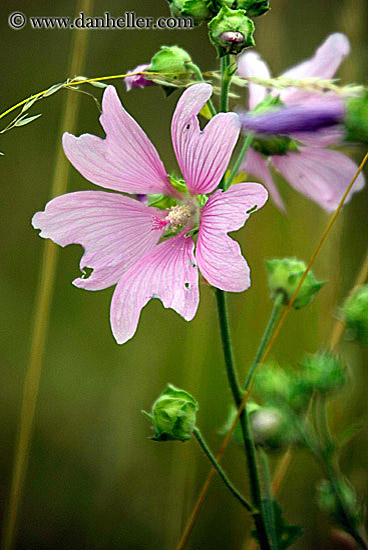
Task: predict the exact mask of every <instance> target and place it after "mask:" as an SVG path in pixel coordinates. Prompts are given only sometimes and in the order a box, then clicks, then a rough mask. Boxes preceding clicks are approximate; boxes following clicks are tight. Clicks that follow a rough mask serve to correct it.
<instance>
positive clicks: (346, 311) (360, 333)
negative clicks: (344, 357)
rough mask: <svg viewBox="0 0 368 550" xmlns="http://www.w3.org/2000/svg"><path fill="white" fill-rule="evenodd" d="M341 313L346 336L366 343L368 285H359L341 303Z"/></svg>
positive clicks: (367, 340)
mask: <svg viewBox="0 0 368 550" xmlns="http://www.w3.org/2000/svg"><path fill="white" fill-rule="evenodd" d="M342 314H343V316H344V321H345V324H346V329H347V336H348V338H350V339H351V340H356V341H357V342H360V343H362V344H366V345H367V344H368V285H361V286H359V287H358V288H357V289H356V291H355V292H354V294H353V295H352V296H351V297H350V298H348V299H347V300H346V302H345V304H344V305H343V308H342Z"/></svg>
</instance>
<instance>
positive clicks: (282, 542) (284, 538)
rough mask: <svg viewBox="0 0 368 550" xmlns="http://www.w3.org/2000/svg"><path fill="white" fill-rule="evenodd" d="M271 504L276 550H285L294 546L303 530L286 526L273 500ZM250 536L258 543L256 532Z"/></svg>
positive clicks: (298, 527) (278, 507) (296, 526)
mask: <svg viewBox="0 0 368 550" xmlns="http://www.w3.org/2000/svg"><path fill="white" fill-rule="evenodd" d="M272 504H273V514H274V519H275V529H276V538H277V550H286V549H287V548H289V547H290V546H291V545H292V544H294V542H295V541H296V540H297V539H298V538H299V537H301V536H302V534H303V529H302V527H300V526H299V525H288V524H287V523H285V521H284V519H283V517H282V510H281V508H280V506H279V505H278V504H277V502H276V501H275V500H274V501H272ZM252 535H253V536H254V538H255V539H256V540H257V541H258V542H259V537H258V533H257V532H256V531H252Z"/></svg>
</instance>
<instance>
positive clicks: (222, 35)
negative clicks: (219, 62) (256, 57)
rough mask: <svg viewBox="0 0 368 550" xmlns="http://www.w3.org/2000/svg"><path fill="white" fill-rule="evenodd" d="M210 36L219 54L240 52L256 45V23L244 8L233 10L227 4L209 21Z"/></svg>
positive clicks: (221, 55)
mask: <svg viewBox="0 0 368 550" xmlns="http://www.w3.org/2000/svg"><path fill="white" fill-rule="evenodd" d="M208 28H209V31H210V33H209V36H210V40H211V42H212V44H213V45H214V46H216V47H217V48H218V50H219V56H220V57H223V56H224V55H227V54H238V53H240V52H241V51H242V50H244V48H249V47H250V46H254V44H255V43H254V40H253V32H254V23H253V21H252V20H251V19H249V17H247V16H246V15H245V12H244V10H232V9H230V8H228V7H227V6H226V5H224V6H222V8H221V10H220V11H219V13H218V14H217V15H216V17H214V18H213V19H212V20H211V21H210V22H209V23H208Z"/></svg>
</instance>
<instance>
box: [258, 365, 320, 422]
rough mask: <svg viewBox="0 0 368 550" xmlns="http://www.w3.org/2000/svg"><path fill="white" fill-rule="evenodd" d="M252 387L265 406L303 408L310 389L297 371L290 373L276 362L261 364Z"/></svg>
mask: <svg viewBox="0 0 368 550" xmlns="http://www.w3.org/2000/svg"><path fill="white" fill-rule="evenodd" d="M254 389H255V391H256V392H257V394H258V395H259V397H260V398H262V400H263V402H265V403H266V404H267V406H269V405H271V406H276V407H277V408H279V407H286V408H292V409H294V410H295V411H296V412H299V411H300V410H301V409H303V408H304V407H305V406H306V405H307V403H308V399H309V396H310V393H311V391H310V389H309V388H306V387H305V385H304V384H302V382H301V380H300V378H299V376H298V375H297V373H295V372H293V373H290V372H288V371H286V370H285V369H283V368H282V367H280V365H278V364H277V363H274V362H270V363H265V364H264V365H262V367H261V368H259V369H258V371H256V374H255V377H254Z"/></svg>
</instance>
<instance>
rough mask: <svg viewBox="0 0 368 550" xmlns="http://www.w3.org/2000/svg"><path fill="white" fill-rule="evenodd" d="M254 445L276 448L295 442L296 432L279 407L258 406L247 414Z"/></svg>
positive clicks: (269, 448) (270, 448)
mask: <svg viewBox="0 0 368 550" xmlns="http://www.w3.org/2000/svg"><path fill="white" fill-rule="evenodd" d="M249 420H250V425H251V428H252V433H253V438H254V443H255V445H259V446H262V447H265V448H266V449H268V450H277V449H281V448H282V447H285V446H287V445H290V443H295V442H296V441H297V439H298V432H297V430H296V429H295V427H294V425H293V422H291V421H290V418H289V417H288V415H287V414H286V413H285V411H283V410H281V409H277V408H275V407H260V408H259V409H258V410H255V411H253V412H252V413H251V414H250V415H249Z"/></svg>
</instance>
